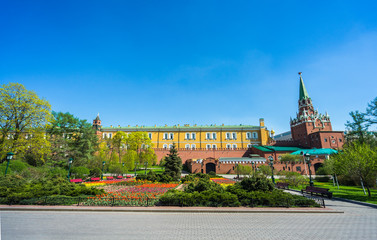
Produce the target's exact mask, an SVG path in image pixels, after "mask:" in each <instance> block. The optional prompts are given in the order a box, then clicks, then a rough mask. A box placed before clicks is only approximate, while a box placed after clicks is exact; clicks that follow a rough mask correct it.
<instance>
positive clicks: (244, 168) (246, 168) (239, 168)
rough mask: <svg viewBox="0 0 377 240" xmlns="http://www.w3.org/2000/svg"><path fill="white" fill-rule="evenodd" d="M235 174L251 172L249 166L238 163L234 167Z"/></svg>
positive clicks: (248, 173) (244, 174)
mask: <svg viewBox="0 0 377 240" xmlns="http://www.w3.org/2000/svg"><path fill="white" fill-rule="evenodd" d="M236 174H237V175H243V176H246V175H250V174H251V167H250V166H246V165H241V164H238V165H237V168H236Z"/></svg>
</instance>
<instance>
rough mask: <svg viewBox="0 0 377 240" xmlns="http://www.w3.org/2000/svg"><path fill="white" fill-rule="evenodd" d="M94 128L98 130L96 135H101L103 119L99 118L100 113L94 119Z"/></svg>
mask: <svg viewBox="0 0 377 240" xmlns="http://www.w3.org/2000/svg"><path fill="white" fill-rule="evenodd" d="M93 129H94V130H96V135H97V136H98V137H99V138H100V137H101V119H100V118H99V113H98V114H97V117H96V118H95V119H94V120H93Z"/></svg>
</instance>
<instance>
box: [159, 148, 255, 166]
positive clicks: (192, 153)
mask: <svg viewBox="0 0 377 240" xmlns="http://www.w3.org/2000/svg"><path fill="white" fill-rule="evenodd" d="M154 152H155V153H156V155H157V162H160V160H161V159H162V158H163V157H165V156H166V155H167V154H169V149H163V148H156V149H154ZM250 154H251V149H248V148H244V149H242V148H239V149H235V150H229V149H217V150H207V149H195V150H191V149H190V150H186V149H185V148H182V149H181V148H180V149H178V155H179V156H180V157H181V159H182V163H185V162H186V160H188V159H204V158H209V157H212V158H221V157H249V155H250Z"/></svg>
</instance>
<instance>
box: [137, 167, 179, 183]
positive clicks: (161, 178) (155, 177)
mask: <svg viewBox="0 0 377 240" xmlns="http://www.w3.org/2000/svg"><path fill="white" fill-rule="evenodd" d="M136 180H147V181H151V182H162V183H169V182H173V181H174V179H173V178H172V177H171V176H169V175H166V174H163V173H158V174H156V173H155V172H153V171H152V170H150V171H149V172H148V173H147V174H138V175H137V176H136Z"/></svg>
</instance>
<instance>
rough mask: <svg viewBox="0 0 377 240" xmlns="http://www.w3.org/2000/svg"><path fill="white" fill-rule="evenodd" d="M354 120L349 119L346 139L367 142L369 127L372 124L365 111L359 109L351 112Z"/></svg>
mask: <svg viewBox="0 0 377 240" xmlns="http://www.w3.org/2000/svg"><path fill="white" fill-rule="evenodd" d="M350 116H351V117H352V122H350V121H347V123H346V128H347V130H348V131H347V134H346V139H347V141H348V142H352V141H359V142H361V143H364V142H366V141H367V140H368V139H369V134H368V128H369V126H370V124H369V122H368V119H367V117H366V114H365V113H361V112H359V111H355V112H353V111H352V112H350Z"/></svg>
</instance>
